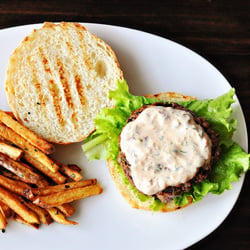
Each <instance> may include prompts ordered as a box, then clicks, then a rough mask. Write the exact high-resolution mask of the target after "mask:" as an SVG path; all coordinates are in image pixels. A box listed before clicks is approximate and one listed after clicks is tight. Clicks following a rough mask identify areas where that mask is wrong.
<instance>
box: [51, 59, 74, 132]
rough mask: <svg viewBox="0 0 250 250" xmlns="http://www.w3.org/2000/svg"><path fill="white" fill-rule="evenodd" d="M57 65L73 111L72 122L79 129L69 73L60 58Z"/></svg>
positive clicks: (66, 96) (64, 90)
mask: <svg viewBox="0 0 250 250" xmlns="http://www.w3.org/2000/svg"><path fill="white" fill-rule="evenodd" d="M56 64H57V67H58V73H59V77H60V82H61V84H62V88H63V92H64V97H65V100H66V102H67V105H68V107H69V109H70V110H71V111H72V115H71V119H72V120H71V121H72V123H73V125H74V127H75V129H77V127H78V123H77V114H76V107H75V104H74V102H73V99H72V96H71V91H70V86H69V82H68V76H67V72H66V70H65V67H64V64H63V62H62V61H61V60H60V59H59V58H57V59H56Z"/></svg>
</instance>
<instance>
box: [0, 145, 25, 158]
mask: <svg viewBox="0 0 250 250" xmlns="http://www.w3.org/2000/svg"><path fill="white" fill-rule="evenodd" d="M0 153H3V154H6V155H8V157H10V158H12V159H13V160H16V161H17V160H20V158H21V157H22V156H23V150H21V149H19V148H16V147H13V146H11V145H9V144H7V143H5V142H1V141H0Z"/></svg>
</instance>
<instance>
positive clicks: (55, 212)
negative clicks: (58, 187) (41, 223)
mask: <svg viewBox="0 0 250 250" xmlns="http://www.w3.org/2000/svg"><path fill="white" fill-rule="evenodd" d="M46 210H47V211H48V213H49V214H50V216H51V217H52V218H53V220H54V221H56V222H58V223H61V224H64V225H77V224H78V223H77V222H75V221H70V220H68V219H67V218H66V217H65V215H64V214H63V213H62V212H61V211H60V210H59V209H58V208H55V207H51V208H47V209H46Z"/></svg>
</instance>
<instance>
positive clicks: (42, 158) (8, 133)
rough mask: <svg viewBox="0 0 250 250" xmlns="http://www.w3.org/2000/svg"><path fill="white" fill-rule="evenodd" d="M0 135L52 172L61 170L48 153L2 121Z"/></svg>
mask: <svg viewBox="0 0 250 250" xmlns="http://www.w3.org/2000/svg"><path fill="white" fill-rule="evenodd" d="M0 136H2V137H3V138H4V139H6V140H7V141H9V142H12V143H14V144H15V145H17V146H18V147H19V148H21V149H22V150H23V151H24V152H25V155H26V154H28V155H30V156H31V157H33V158H35V159H36V160H37V161H39V162H40V163H42V164H43V165H44V166H46V167H47V168H48V169H50V170H51V171H52V172H57V171H58V170H59V166H58V165H57V164H56V163H55V162H53V161H52V160H51V159H50V158H49V157H48V156H47V155H46V154H44V153H43V152H42V151H41V150H40V149H38V148H36V147H35V146H33V145H32V144H30V143H29V142H28V141H27V140H26V139H24V138H23V137H22V136H20V135H19V134H17V133H16V132H15V131H13V130H12V129H10V128H9V127H6V126H5V125H3V124H1V123H0Z"/></svg>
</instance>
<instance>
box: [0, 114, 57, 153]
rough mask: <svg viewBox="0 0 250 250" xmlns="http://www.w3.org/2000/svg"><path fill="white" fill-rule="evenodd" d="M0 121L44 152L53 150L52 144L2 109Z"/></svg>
mask: <svg viewBox="0 0 250 250" xmlns="http://www.w3.org/2000/svg"><path fill="white" fill-rule="evenodd" d="M0 121H1V122H2V123H4V124H5V125H6V126H7V127H9V128H11V129H12V130H13V131H15V132H16V133H17V134H19V135H20V136H21V137H23V138H24V139H26V140H27V141H28V142H29V143H31V144H32V145H34V146H35V147H37V148H39V149H40V150H41V151H42V152H44V153H45V154H51V153H53V152H54V151H55V148H54V146H53V145H52V144H50V143H48V142H47V141H45V140H44V139H42V138H40V137H39V136H38V135H36V134H35V133H33V132H32V131H31V130H29V129H28V128H26V127H25V126H23V125H22V124H21V123H19V122H17V121H16V120H15V119H13V117H12V116H11V115H9V114H8V113H6V112H4V111H2V110H0Z"/></svg>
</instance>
